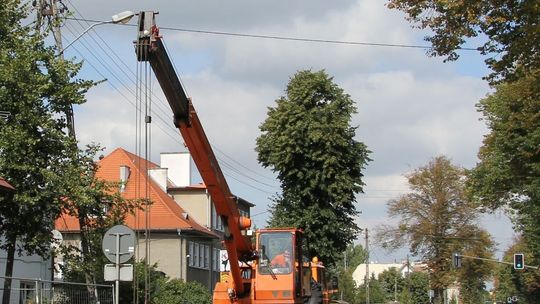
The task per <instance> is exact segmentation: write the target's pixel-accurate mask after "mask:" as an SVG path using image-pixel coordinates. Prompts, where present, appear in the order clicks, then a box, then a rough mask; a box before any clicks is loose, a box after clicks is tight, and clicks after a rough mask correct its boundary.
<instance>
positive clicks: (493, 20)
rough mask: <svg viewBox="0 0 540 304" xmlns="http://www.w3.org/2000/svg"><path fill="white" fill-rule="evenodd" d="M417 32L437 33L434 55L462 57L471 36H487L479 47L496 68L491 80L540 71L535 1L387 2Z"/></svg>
mask: <svg viewBox="0 0 540 304" xmlns="http://www.w3.org/2000/svg"><path fill="white" fill-rule="evenodd" d="M388 7H389V8H392V9H398V10H401V11H403V12H405V13H406V14H407V16H408V20H409V21H410V22H412V23H414V24H415V25H416V26H418V27H419V28H423V29H429V30H431V31H433V34H432V35H431V36H428V37H426V38H425V39H426V40H427V41H429V42H431V44H432V46H433V49H432V50H431V51H430V54H431V55H440V56H447V59H448V60H455V59H457V58H458V54H457V53H456V51H457V50H459V48H460V47H461V46H462V45H463V44H465V43H466V40H467V38H473V37H481V38H482V37H483V36H485V37H486V38H487V39H485V42H484V44H483V45H481V46H480V47H479V50H480V51H481V52H482V54H487V55H490V57H489V59H487V60H486V63H487V64H488V66H489V67H490V68H491V69H492V70H493V73H492V74H491V75H490V79H491V80H494V81H496V80H501V79H515V78H519V77H521V76H522V75H524V74H528V73H529V72H530V71H534V70H538V69H539V68H540V52H538V45H540V28H539V27H538V24H539V22H540V6H539V5H538V1H537V0H502V1H499V0H487V1H448V0H422V1H417V0H389V3H388Z"/></svg>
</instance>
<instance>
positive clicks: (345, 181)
mask: <svg viewBox="0 0 540 304" xmlns="http://www.w3.org/2000/svg"><path fill="white" fill-rule="evenodd" d="M355 111H356V107H355V104H354V101H353V100H352V99H351V98H350V96H349V95H348V94H346V93H344V91H343V89H341V88H340V87H339V86H337V85H336V84H335V83H334V82H333V79H332V78H331V77H330V76H328V75H327V74H326V72H325V71H318V72H312V71H310V70H303V71H299V72H298V73H296V74H295V75H294V76H293V77H292V78H291V80H290V82H289V84H288V85H287V90H286V96H283V97H281V98H279V99H277V100H276V106H275V107H271V108H269V110H268V117H267V118H266V120H265V121H264V122H263V123H262V125H261V126H260V130H261V132H262V134H261V135H260V136H259V138H257V148H256V150H257V152H258V155H259V161H260V163H261V164H262V165H263V166H265V167H270V168H272V170H273V171H274V172H277V176H278V179H279V181H280V182H281V189H282V193H281V195H280V196H279V197H277V198H276V199H275V202H274V204H273V205H272V206H271V209H270V212H271V218H270V220H269V225H270V226H273V227H298V228H302V229H304V231H305V236H306V238H307V241H308V248H309V253H308V254H310V255H311V256H319V257H320V258H322V259H323V261H324V262H325V263H329V264H333V263H334V262H335V260H336V256H337V255H339V254H340V253H341V252H343V251H344V250H345V248H346V247H347V245H348V244H350V243H351V241H352V240H354V239H355V238H356V236H357V234H358V232H359V230H360V229H359V227H358V225H357V224H356V222H355V216H356V215H358V211H357V210H356V208H355V205H354V203H355V196H356V194H358V193H360V192H362V187H363V185H364V183H363V181H362V177H363V175H362V169H363V168H364V166H365V165H366V164H367V162H368V161H369V158H368V154H369V151H368V150H367V148H366V146H365V145H364V144H363V143H361V142H359V141H357V140H355V139H354V137H355V131H356V127H352V126H351V125H350V123H351V115H352V114H353V113H355Z"/></svg>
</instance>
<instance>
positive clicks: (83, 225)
mask: <svg viewBox="0 0 540 304" xmlns="http://www.w3.org/2000/svg"><path fill="white" fill-rule="evenodd" d="M102 150H103V149H101V148H100V147H99V146H97V145H90V146H88V147H87V149H86V150H84V151H80V153H79V156H78V158H75V159H72V160H71V162H68V163H66V164H65V168H63V170H62V172H63V175H62V176H61V177H60V178H59V181H58V182H57V184H58V185H60V186H61V188H62V189H63V195H62V196H63V197H66V198H68V199H67V200H66V201H67V202H66V203H65V204H64V206H63V208H62V211H63V212H64V213H65V214H67V215H70V216H73V217H75V218H77V219H78V224H79V227H80V247H79V246H78V245H73V244H72V245H66V246H63V247H61V249H62V250H61V252H62V256H63V260H64V263H65V266H64V270H65V271H66V273H67V274H68V278H69V275H70V274H75V275H79V274H82V276H83V277H84V281H85V282H86V283H87V284H96V283H102V282H103V267H104V265H105V264H106V263H107V261H108V260H107V259H106V257H105V256H104V255H103V253H102V248H101V244H102V240H103V235H104V234H105V232H106V231H107V229H109V228H110V227H112V226H114V225H118V224H122V223H123V222H124V219H125V217H126V216H127V215H128V214H130V213H133V212H134V211H135V209H136V208H138V207H140V206H141V204H140V201H139V200H126V199H124V198H123V197H122V196H121V194H120V192H119V188H120V187H119V183H117V182H110V181H105V180H101V179H98V178H96V173H97V170H98V169H99V167H98V165H97V163H96V162H95V160H94V159H95V156H96V154H97V153H98V152H99V151H102ZM89 292H90V294H91V295H93V294H94V293H93V290H91V289H90V290H89Z"/></svg>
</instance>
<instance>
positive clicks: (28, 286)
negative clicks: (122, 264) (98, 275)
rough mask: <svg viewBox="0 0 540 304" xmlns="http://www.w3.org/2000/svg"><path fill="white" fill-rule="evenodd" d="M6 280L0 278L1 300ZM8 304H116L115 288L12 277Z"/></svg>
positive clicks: (111, 286)
mask: <svg viewBox="0 0 540 304" xmlns="http://www.w3.org/2000/svg"><path fill="white" fill-rule="evenodd" d="M5 280H6V277H2V276H0V299H1V296H2V295H3V293H4V281H5ZM6 304H114V286H113V285H101V284H95V285H94V284H84V283H73V282H60V281H48V280H41V279H29V278H16V277H12V278H11V297H10V301H9V303H6Z"/></svg>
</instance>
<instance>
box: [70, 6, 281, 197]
mask: <svg viewBox="0 0 540 304" xmlns="http://www.w3.org/2000/svg"><path fill="white" fill-rule="evenodd" d="M74 9H75V10H76V11H77V12H78V10H77V9H76V8H74ZM76 20H83V21H84V20H85V19H80V18H77V19H76ZM78 23H79V25H80V26H81V27H83V28H84V26H83V25H82V24H81V23H80V22H78ZM66 28H67V29H68V31H70V33H71V34H72V35H73V36H77V35H76V34H75V32H74V30H72V29H71V27H70V26H67V27H66ZM92 34H93V33H90V35H89V36H90V37H91V38H92V40H93V41H94V42H95V45H98V46H100V45H102V44H103V45H107V44H106V43H102V44H100V43H98V42H97V41H96V40H95V39H94V38H93V35H92ZM98 37H99V35H98ZM100 39H101V40H102V38H101V37H100ZM102 41H103V40H102ZM81 42H82V45H83V47H84V48H85V49H86V50H87V51H88V52H89V53H91V54H92V57H94V59H95V60H97V61H99V63H100V64H101V65H102V67H103V68H104V69H105V70H106V71H107V72H108V73H110V74H111V75H112V76H113V78H115V79H116V81H118V82H119V83H120V84H121V85H122V86H123V87H124V89H126V90H127V91H128V92H130V93H131V94H132V95H136V94H135V93H133V91H132V90H131V89H130V88H129V87H128V86H127V85H126V84H125V83H124V82H123V81H122V80H121V79H120V77H119V76H118V75H117V74H116V73H115V72H113V71H112V70H111V69H110V68H109V67H107V66H106V65H105V63H104V62H105V60H103V58H100V56H99V55H96V54H99V52H96V51H95V50H91V48H92V47H91V46H88V45H87V42H86V38H83V39H82V41H81ZM103 42H104V41H103ZM100 49H101V50H102V51H103V53H104V54H107V53H108V52H107V51H105V50H104V49H103V48H101V47H100ZM109 51H111V53H113V54H115V55H116V52H114V51H112V49H110V47H109ZM77 52H78V53H79V54H80V55H81V56H82V53H81V52H80V51H78V50H77ZM107 57H108V58H109V59H110V61H111V62H113V63H114V65H116V66H117V67H118V68H119V69H120V70H121V71H122V72H123V73H124V75H125V76H129V75H127V73H126V72H125V69H123V68H121V67H119V65H118V64H117V63H116V62H117V60H113V59H112V58H111V57H110V56H108V55H107ZM116 57H117V59H119V58H120V57H119V56H118V55H116ZM83 58H84V56H83ZM118 61H120V62H122V63H124V62H123V61H122V60H118ZM87 62H88V61H87ZM90 65H91V66H92V68H94V70H96V71H98V69H97V68H96V67H95V65H93V64H91V63H90ZM124 66H126V67H127V65H126V64H125V63H124ZM98 72H99V71H98ZM99 74H100V75H101V76H102V77H103V78H106V77H104V76H103V74H102V73H101V72H99ZM108 82H109V84H110V85H111V86H112V87H113V88H114V89H115V90H117V91H119V92H121V91H120V90H118V88H117V87H116V86H114V85H113V84H112V83H111V82H110V81H108ZM121 95H123V97H124V98H125V99H126V100H128V101H130V100H129V98H127V97H126V96H125V95H124V94H123V93H121ZM130 104H132V106H133V103H132V102H130ZM161 110H162V109H161ZM162 111H163V110H162ZM157 118H158V119H160V120H161V121H162V122H163V123H165V125H169V124H167V123H166V122H165V120H164V119H163V118H162V116H161V115H157ZM158 128H159V129H161V130H162V131H163V132H164V133H165V134H167V135H168V136H169V137H171V138H172V139H174V140H175V141H176V142H178V143H180V144H181V143H182V142H181V141H180V140H179V139H178V137H177V136H171V135H170V133H169V132H167V131H165V130H164V129H163V128H161V127H160V125H159V124H158ZM171 129H173V130H174V128H172V127H171ZM220 153H221V154H223V155H224V156H225V157H227V158H229V159H231V160H232V161H234V162H235V163H237V164H240V163H239V162H237V161H235V160H234V159H233V158H232V157H230V156H228V155H227V154H225V153H224V152H223V151H221V150H220ZM220 160H221V161H222V162H224V160H223V159H220ZM241 166H242V167H243V168H245V169H248V170H249V171H251V172H254V173H255V174H257V173H256V172H255V171H253V170H250V169H249V168H247V167H246V166H243V165H241ZM228 168H229V169H231V170H234V166H231V165H229V167H228ZM236 173H237V174H239V175H241V176H243V177H244V178H247V179H249V180H252V181H255V182H257V183H260V184H265V183H262V182H260V181H258V180H257V179H255V178H252V177H250V176H249V175H247V174H244V173H243V172H240V171H238V170H236ZM226 175H227V176H228V177H231V176H230V175H229V174H226ZM258 175H259V176H262V175H260V174H258ZM266 178H267V179H270V178H268V177H266ZM234 179H235V180H236V181H238V182H240V183H241V184H244V185H247V186H250V187H251V188H254V189H257V190H262V189H259V188H257V187H254V186H253V185H249V184H247V183H246V182H244V181H241V180H239V179H238V178H234ZM265 185H266V186H269V187H272V188H274V187H275V186H272V185H269V184H265ZM262 191H263V192H264V193H269V192H268V191H265V190H262Z"/></svg>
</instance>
